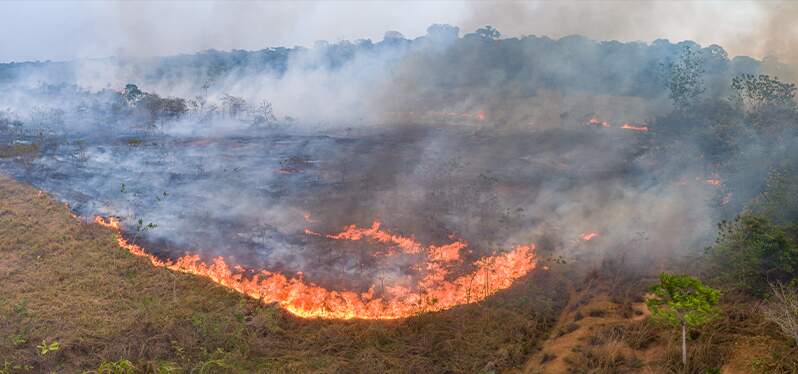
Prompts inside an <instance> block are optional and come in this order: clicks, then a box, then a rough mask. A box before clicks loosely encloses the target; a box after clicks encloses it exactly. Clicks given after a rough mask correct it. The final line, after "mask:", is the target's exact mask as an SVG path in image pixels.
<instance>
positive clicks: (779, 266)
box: [707, 213, 798, 297]
mask: <svg viewBox="0 0 798 374" xmlns="http://www.w3.org/2000/svg"><path fill="white" fill-rule="evenodd" d="M718 227H719V234H718V239H717V240H716V243H715V245H713V246H712V247H710V248H707V254H708V255H709V257H710V264H711V266H712V267H714V271H713V272H712V273H714V274H715V276H716V277H717V278H718V281H720V282H723V283H724V284H727V285H729V286H730V287H732V288H735V289H738V290H741V291H743V292H745V293H747V294H749V295H752V296H756V297H764V296H765V295H766V294H767V292H768V291H769V290H770V287H769V286H768V282H781V283H785V284H786V283H789V282H791V281H792V280H793V279H795V278H796V277H798V245H797V244H796V243H795V241H794V239H793V238H791V237H790V235H788V233H787V232H786V231H785V230H784V229H783V228H782V227H780V226H778V225H776V224H774V223H773V222H771V221H770V220H769V219H767V218H765V217H762V216H760V215H756V214H752V213H746V214H743V215H741V216H739V217H737V218H736V219H735V220H734V221H730V222H728V221H724V222H721V223H720V224H719V225H718Z"/></svg>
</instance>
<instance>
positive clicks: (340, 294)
mask: <svg viewBox="0 0 798 374" xmlns="http://www.w3.org/2000/svg"><path fill="white" fill-rule="evenodd" d="M95 222H96V223H97V224H99V225H102V226H104V227H107V228H110V229H112V230H114V231H115V232H117V233H119V232H120V231H121V226H120V222H119V220H118V219H116V218H114V217H108V218H107V219H105V218H103V217H100V216H97V217H95ZM380 226H381V225H380V223H379V222H374V224H372V226H371V227H370V228H358V227H357V226H354V225H352V226H348V227H347V228H346V229H345V230H344V231H343V232H341V233H338V234H328V235H321V234H318V233H315V232H313V231H311V230H309V229H306V230H305V232H306V233H308V234H311V235H317V236H323V237H326V238H329V239H333V240H363V239H371V240H374V241H377V242H381V243H393V244H395V245H396V246H398V247H400V248H401V249H402V251H404V252H405V253H410V254H417V255H422V254H423V255H424V256H425V257H426V261H425V262H424V263H423V266H421V268H422V270H424V271H425V275H424V277H423V278H422V279H421V280H420V281H419V282H418V284H417V286H416V287H415V289H410V288H407V287H403V286H385V287H382V289H383V290H384V291H383V296H381V297H375V296H374V295H375V292H376V290H377V289H379V287H378V286H377V285H372V286H371V288H369V290H368V291H366V292H362V293H357V292H352V291H345V290H340V291H339V290H329V289H326V288H323V287H320V286H317V285H314V284H312V283H309V282H306V281H305V280H303V279H302V277H301V276H297V277H293V278H288V277H286V276H285V275H283V274H279V273H273V272H269V271H266V270H262V271H260V272H257V273H254V272H251V271H246V270H245V269H243V268H241V267H240V266H235V267H233V268H231V267H230V266H229V265H228V264H227V263H226V262H225V261H224V259H222V258H221V257H217V258H215V259H213V261H212V262H211V263H210V264H206V263H204V262H202V261H201V260H200V258H199V256H197V255H185V256H183V257H180V258H178V259H177V260H175V261H174V262H172V261H169V260H161V259H159V258H158V257H156V256H154V255H152V254H150V253H147V252H146V251H145V250H144V249H143V248H142V247H140V246H138V245H136V244H134V243H130V242H128V241H127V240H126V239H125V238H124V237H122V235H117V242H118V243H119V246H120V247H122V248H124V249H125V250H127V251H128V252H130V253H132V254H134V255H137V256H141V257H145V258H147V259H148V260H149V261H150V263H152V265H153V266H156V267H164V268H167V269H170V270H173V271H179V272H184V273H189V274H195V275H198V276H202V277H205V278H208V279H210V280H212V281H213V282H216V283H218V284H220V285H222V286H224V287H227V288H230V289H232V290H235V291H237V292H240V293H242V294H245V295H248V296H250V297H253V298H256V299H259V300H261V301H262V302H264V303H277V304H278V305H280V306H281V307H283V308H284V309H285V310H287V311H288V312H290V313H292V314H294V315H296V316H299V317H302V318H323V319H353V318H357V319H397V318H405V317H410V316H413V315H416V314H419V313H424V312H433V311H441V310H446V309H450V308H452V307H455V306H457V305H461V304H467V303H475V302H479V301H481V300H484V299H485V298H487V297H488V296H490V295H493V294H494V293H496V292H498V291H500V290H503V289H507V288H509V287H510V286H511V285H512V284H513V282H514V281H515V280H517V279H519V278H521V277H523V276H524V275H526V274H527V273H529V272H530V271H532V270H533V269H535V265H536V262H535V246H534V245H519V246H516V247H515V248H514V249H513V250H511V251H509V252H506V253H501V254H494V255H492V256H488V257H484V258H482V259H479V260H477V261H476V262H474V263H473V265H474V270H473V271H472V272H471V273H467V274H464V275H460V276H457V277H455V278H454V279H452V280H446V278H447V275H448V270H447V269H446V267H445V264H446V263H450V262H455V261H459V260H460V251H461V250H463V249H464V248H466V246H467V244H466V243H465V242H463V241H455V242H453V243H451V244H447V245H442V246H428V247H426V248H424V247H423V246H421V244H419V243H417V242H415V241H414V240H413V239H412V238H407V237H403V236H400V235H395V234H391V233H389V232H387V231H384V230H382V229H381V228H380ZM248 274H253V275H251V276H250V275H248Z"/></svg>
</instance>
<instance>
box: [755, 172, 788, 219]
mask: <svg viewBox="0 0 798 374" xmlns="http://www.w3.org/2000/svg"><path fill="white" fill-rule="evenodd" d="M792 164H793V165H789V166H786V167H775V168H773V169H771V170H770V173H769V174H768V176H767V179H766V180H765V189H764V191H763V192H762V193H761V194H760V196H759V198H758V200H757V203H756V204H755V206H754V207H753V209H754V210H755V211H756V212H757V213H760V214H762V215H764V216H765V217H767V218H768V219H770V220H772V221H773V222H774V223H776V224H779V225H789V224H791V223H793V222H796V223H798V162H796V161H793V162H792Z"/></svg>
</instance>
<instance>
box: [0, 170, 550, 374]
mask: <svg viewBox="0 0 798 374" xmlns="http://www.w3.org/2000/svg"><path fill="white" fill-rule="evenodd" d="M0 284H2V287H0V373H4V374H5V373H7V372H30V373H44V372H51V371H57V372H59V373H60V372H64V373H73V372H81V371H83V370H97V369H98V368H99V367H100V366H101V365H105V366H104V367H105V368H109V367H116V366H118V365H122V366H126V365H127V361H126V360H129V363H130V364H131V365H133V366H135V367H136V368H137V371H139V372H168V370H167V369H169V368H179V371H183V372H191V371H193V372H268V373H272V372H291V373H296V372H302V373H304V372H320V373H342V372H359V373H360V372H362V373H383V372H397V373H400V372H401V373H419V372H423V373H440V372H455V373H475V372H480V371H483V370H493V369H495V370H497V371H501V370H503V369H505V368H510V367H517V366H521V365H522V364H523V363H524V362H525V360H526V359H527V358H528V357H529V356H530V355H531V354H532V353H533V352H534V351H535V350H536V349H537V347H538V345H539V343H540V341H541V340H542V339H543V338H544V337H545V336H547V335H548V333H549V331H550V330H551V328H552V326H553V324H554V322H555V319H556V316H557V315H558V313H559V310H560V309H561V308H562V306H563V305H562V303H564V302H565V300H563V298H562V297H561V296H560V295H562V294H563V287H564V286H563V283H562V280H561V278H559V277H558V276H557V275H556V274H555V273H554V272H536V273H535V274H533V275H532V276H530V277H529V279H527V280H525V281H523V282H520V283H519V285H518V286H517V287H513V289H511V290H509V291H508V292H503V293H500V294H499V295H497V296H495V297H492V298H491V299H489V300H487V301H486V302H484V303H482V304H480V305H468V306H463V307H459V308H456V309H454V310H450V311H447V312H442V313H435V314H429V315H422V316H419V317H416V318H410V319H407V320H402V321H389V322H370V321H345V322H341V321H316V320H301V319H298V318H295V317H293V316H290V315H287V314H286V313H284V312H283V311H282V310H281V309H279V308H276V307H274V306H268V305H262V304H260V303H258V302H257V301H254V300H251V299H248V298H245V297H243V296H241V295H238V294H236V293H233V292H230V291H228V290H226V289H224V288H222V287H219V286H217V285H215V284H213V283H211V282H209V281H207V280H204V279H200V278H197V277H193V276H190V275H186V274H175V273H172V272H170V271H168V270H165V269H155V268H152V267H151V266H150V265H149V264H148V262H147V261H146V260H144V259H142V258H139V257H134V256H132V255H130V254H128V253H126V252H124V251H122V250H120V249H119V248H117V246H116V244H115V241H114V239H113V234H112V233H110V232H108V231H106V230H104V229H102V228H100V227H97V226H96V225H88V224H84V223H81V222H79V221H77V220H75V219H73V218H71V217H70V215H69V211H68V209H67V208H66V207H65V206H64V205H63V204H60V203H57V202H55V201H53V200H51V199H50V198H49V197H47V196H46V195H39V194H38V193H37V191H36V190H34V189H33V188H30V187H27V186H24V185H22V184H19V183H17V182H14V181H12V180H9V179H8V178H5V177H2V176H0ZM42 342H44V343H46V345H49V344H51V343H55V342H57V343H59V348H58V350H52V351H49V352H47V353H44V354H42V353H41V351H40V350H39V349H38V348H37V345H41V344H42Z"/></svg>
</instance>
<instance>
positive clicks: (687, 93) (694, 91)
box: [666, 47, 704, 110]
mask: <svg viewBox="0 0 798 374" xmlns="http://www.w3.org/2000/svg"><path fill="white" fill-rule="evenodd" d="M666 71H667V75H668V76H667V86H668V90H670V97H671V100H673V104H674V106H676V109H677V110H686V109H688V108H690V107H691V106H692V105H694V104H696V103H697V102H698V100H697V99H698V97H699V96H700V95H701V94H702V93H704V78H703V75H704V59H703V58H702V57H701V55H700V54H699V51H698V50H696V49H695V48H691V47H685V48H684V51H683V52H682V55H681V57H680V58H679V61H677V62H675V63H673V62H672V63H669V64H668V65H667V66H666Z"/></svg>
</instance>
